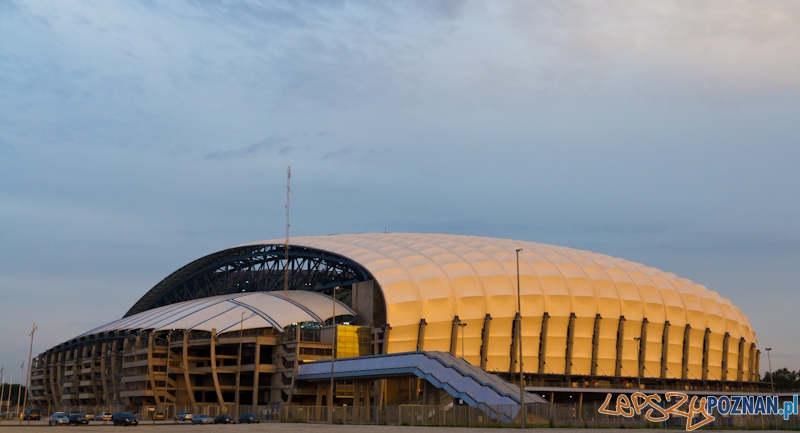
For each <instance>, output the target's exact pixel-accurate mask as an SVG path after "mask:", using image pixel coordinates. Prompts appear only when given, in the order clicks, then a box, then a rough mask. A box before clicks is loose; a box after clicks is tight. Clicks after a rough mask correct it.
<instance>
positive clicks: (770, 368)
mask: <svg viewBox="0 0 800 433" xmlns="http://www.w3.org/2000/svg"><path fill="white" fill-rule="evenodd" d="M764 350H766V351H767V362H769V387H770V389H772V393H773V394H775V381H774V380H773V378H772V359H771V358H770V356H769V352H771V351H772V348H771V347H766V348H764Z"/></svg>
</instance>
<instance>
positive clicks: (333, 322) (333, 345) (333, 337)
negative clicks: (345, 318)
mask: <svg viewBox="0 0 800 433" xmlns="http://www.w3.org/2000/svg"><path fill="white" fill-rule="evenodd" d="M338 288H339V286H336V287H334V288H333V298H332V299H333V315H332V316H331V333H332V334H331V392H330V395H329V396H328V420H329V422H330V423H331V424H333V362H334V359H336V289H338Z"/></svg>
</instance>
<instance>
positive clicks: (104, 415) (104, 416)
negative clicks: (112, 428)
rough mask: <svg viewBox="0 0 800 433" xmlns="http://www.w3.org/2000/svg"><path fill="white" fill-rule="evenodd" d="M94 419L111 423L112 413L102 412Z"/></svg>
mask: <svg viewBox="0 0 800 433" xmlns="http://www.w3.org/2000/svg"><path fill="white" fill-rule="evenodd" d="M94 419H96V420H97V421H111V412H100V413H99V414H97V416H96V417H95V418H94Z"/></svg>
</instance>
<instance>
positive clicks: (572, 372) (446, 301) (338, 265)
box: [29, 233, 759, 411]
mask: <svg viewBox="0 0 800 433" xmlns="http://www.w3.org/2000/svg"><path fill="white" fill-rule="evenodd" d="M518 250H519V251H518ZM334 293H335V299H336V301H335V302H334V301H333V298H332V296H334ZM518 298H519V299H520V304H519V305H518V304H517V299H518ZM518 309H519V311H520V315H517V311H518ZM517 320H520V321H521V338H517V335H516V330H517V329H519V328H517V327H516V325H517ZM334 339H335V340H336V343H335V344H334V343H333V341H334ZM520 341H521V344H522V351H523V356H522V365H523V372H524V380H525V388H526V390H528V391H536V393H537V394H545V393H546V392H549V393H550V395H551V399H553V398H557V397H556V394H557V392H561V391H565V390H566V391H571V390H581V391H586V392H591V391H592V390H600V391H605V390H620V389H622V390H624V389H630V388H632V387H637V388H643V389H648V390H665V389H680V390H690V391H691V390H695V391H698V392H712V391H714V390H718V391H733V390H738V391H747V390H756V389H757V386H758V380H759V377H758V371H759V351H758V349H757V341H756V336H755V333H754V331H753V330H752V329H751V327H750V324H749V321H748V319H747V317H746V316H745V315H743V314H742V312H741V311H740V310H739V308H737V307H736V306H735V305H733V304H732V303H731V302H730V301H729V300H728V299H725V298H723V297H721V296H720V295H719V294H717V293H716V292H714V291H711V290H708V289H707V288H706V287H703V286H701V285H699V284H696V283H694V282H692V281H690V280H687V279H685V278H680V277H678V276H676V275H674V274H671V273H668V272H664V271H661V270H658V269H654V268H652V267H648V266H645V265H642V264H638V263H633V262H629V261H626V260H622V259H618V258H614V257H609V256H607V255H603V254H597V253H592V252H588V251H581V250H576V249H572V248H566V247H558V246H552V245H544V244H539V243H533V242H524V241H516V240H506V239H494V238H485V237H472V236H457V235H442V234H408V233H377V234H352V235H330V236H310V237H297V238H293V239H292V240H291V243H290V245H289V246H288V248H287V247H286V245H285V242H284V241H283V240H271V241H262V242H255V243H251V244H246V245H240V246H236V247H232V248H228V249H225V250H223V251H219V252H216V253H213V254H210V255H207V256H205V257H202V258H200V259H198V260H195V261H193V262H191V263H189V264H187V265H186V266H184V267H182V268H180V269H178V270H177V271H175V272H174V273H172V274H171V275H169V276H168V277H166V278H165V279H164V280H162V281H161V282H159V283H158V284H157V285H156V286H155V287H153V288H152V289H151V290H149V291H148V292H147V293H145V294H144V296H142V298H141V299H139V300H138V301H137V302H136V303H135V304H134V305H133V306H132V307H131V308H130V310H129V311H128V312H127V313H126V314H125V316H124V317H123V318H121V319H119V320H117V321H114V322H112V323H109V324H106V325H103V326H100V327H98V328H96V329H93V330H91V331H89V332H86V333H85V334H82V335H79V336H77V337H74V338H72V339H70V340H67V341H65V342H64V343H62V344H59V345H58V346H55V347H53V348H51V349H49V350H47V351H46V352H44V353H42V354H40V355H38V356H37V357H36V358H35V360H34V362H33V364H32V381H31V387H30V397H29V398H30V402H31V403H33V404H34V405H38V406H40V407H51V408H64V407H72V406H78V405H80V406H97V407H104V406H123V407H129V408H141V407H146V406H149V407H159V406H160V405H164V406H174V407H177V406H183V407H188V408H190V409H191V408H194V410H196V411H199V410H202V408H204V407H216V408H226V409H225V410H227V408H229V407H239V406H240V405H252V406H255V405H286V404H301V405H303V404H304V405H321V404H323V402H328V400H327V394H326V391H325V386H324V385H322V382H321V381H320V380H319V378H317V380H314V379H313V377H314V376H313V375H311V374H309V375H306V376H303V374H300V373H302V371H301V370H302V368H303V365H304V364H307V363H310V362H312V361H328V364H330V362H329V360H330V359H331V356H332V353H334V351H335V358H336V359H350V360H352V359H353V358H358V357H364V358H363V361H364V362H366V363H377V364H378V365H377V367H376V365H371V367H370V368H372V367H376V371H378V372H377V373H375V372H373V373H372V375H371V376H369V377H366V376H365V377H364V378H363V380H357V378H356V379H353V378H352V377H351V378H350V379H348V380H338V379H337V384H336V387H335V391H334V392H335V395H334V404H337V405H345V404H346V405H350V406H354V405H355V406H357V405H359V404H365V405H367V406H369V405H370V403H372V404H393V403H398V402H403V401H412V400H413V399H414V398H417V397H419V395H420V393H421V392H422V391H423V388H424V387H426V386H428V385H427V384H425V383H423V382H424V381H410V380H405V379H399V380H394V381H393V380H388V381H387V380H383V381H382V379H396V376H398V375H399V373H398V371H399V370H395V371H393V373H392V374H389V373H387V374H386V375H385V377H382V376H380V368H379V367H380V366H381V365H380V363H382V362H388V361H385V359H386V358H381V357H380V356H377V357H376V355H393V354H395V355H396V354H403V353H408V352H415V353H420V352H422V353H444V354H447V355H449V356H453V357H455V358H463V360H465V361H467V362H468V363H469V364H471V365H472V366H474V367H478V368H479V369H480V370H482V371H485V372H488V373H491V374H492V375H493V376H497V377H500V378H503V379H505V380H507V381H509V382H515V381H516V382H517V383H518V379H517V378H518V377H519V364H520V362H519V361H520V360H519V359H518V356H517V353H519V347H518V344H519V343H518V342H520ZM334 347H335V349H334ZM439 358H442V357H441V356H440V357H439ZM337 363H338V362H337ZM308 365H313V364H308ZM342 365H344V364H342ZM364 365H367V364H361V366H362V367H360V368H362V369H364V367H363V366H364ZM325 368H327V367H325ZM343 368H344V367H343ZM303 377H305V379H303ZM379 383H382V384H384V385H380V386H379V385H378V384H379ZM325 404H327V403H325Z"/></svg>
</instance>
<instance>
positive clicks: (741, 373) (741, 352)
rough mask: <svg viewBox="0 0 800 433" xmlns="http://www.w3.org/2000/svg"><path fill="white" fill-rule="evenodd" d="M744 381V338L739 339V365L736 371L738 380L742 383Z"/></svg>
mask: <svg viewBox="0 0 800 433" xmlns="http://www.w3.org/2000/svg"><path fill="white" fill-rule="evenodd" d="M742 379H744V337H742V338H740V339H739V365H738V366H737V371H736V380H737V381H739V382H741V381H742Z"/></svg>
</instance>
